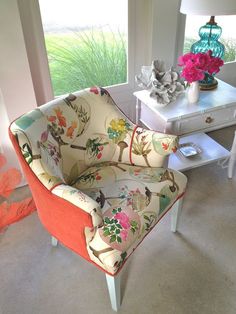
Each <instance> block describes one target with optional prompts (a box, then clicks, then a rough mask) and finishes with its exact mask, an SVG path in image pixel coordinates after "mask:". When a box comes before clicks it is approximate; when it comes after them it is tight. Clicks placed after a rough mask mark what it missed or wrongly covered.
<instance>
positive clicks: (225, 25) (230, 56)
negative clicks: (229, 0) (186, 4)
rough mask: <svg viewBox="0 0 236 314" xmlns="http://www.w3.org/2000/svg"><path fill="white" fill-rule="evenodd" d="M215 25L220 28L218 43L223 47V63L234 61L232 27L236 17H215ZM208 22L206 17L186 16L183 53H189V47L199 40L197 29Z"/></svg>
mask: <svg viewBox="0 0 236 314" xmlns="http://www.w3.org/2000/svg"><path fill="white" fill-rule="evenodd" d="M215 20H216V23H217V24H218V25H219V26H221V28H222V35H221V37H220V42H221V43H223V44H224V46H225V56H224V61H225V62H232V61H235V60H236V29H235V28H234V27H233V25H235V23H236V15H230V16H216V17H215ZM208 21H209V17H207V16H192V15H191V16H190V15H188V16H186V26H185V39H184V53H186V52H188V51H190V48H191V45H192V44H193V43H194V42H196V41H197V40H199V36H198V31H199V28H200V27H201V26H203V25H205V24H206V23H207V22H208Z"/></svg>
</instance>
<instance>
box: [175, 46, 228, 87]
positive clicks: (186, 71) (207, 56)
mask: <svg viewBox="0 0 236 314" xmlns="http://www.w3.org/2000/svg"><path fill="white" fill-rule="evenodd" d="M178 61H179V66H182V67H183V70H182V73H181V76H182V77H184V78H185V80H186V81H187V82H189V83H192V82H194V81H200V80H203V79H204V76H205V73H208V74H210V75H212V74H216V73H218V72H219V71H220V67H221V66H222V65H223V64H224V62H223V60H221V59H220V58H218V57H214V56H212V51H211V50H209V51H207V52H206V53H201V52H199V53H196V54H194V53H192V52H189V53H186V54H184V55H183V56H180V57H179V60H178Z"/></svg>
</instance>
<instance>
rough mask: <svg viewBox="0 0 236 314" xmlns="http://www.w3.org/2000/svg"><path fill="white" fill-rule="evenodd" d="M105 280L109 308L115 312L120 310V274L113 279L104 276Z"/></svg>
mask: <svg viewBox="0 0 236 314" xmlns="http://www.w3.org/2000/svg"><path fill="white" fill-rule="evenodd" d="M106 280H107V288H108V291H109V296H110V300H111V307H112V309H113V310H114V311H116V312H117V311H118V310H119V308H120V274H118V275H117V276H115V277H113V276H110V275H108V274H106Z"/></svg>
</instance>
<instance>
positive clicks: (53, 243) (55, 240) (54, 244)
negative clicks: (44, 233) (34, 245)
mask: <svg viewBox="0 0 236 314" xmlns="http://www.w3.org/2000/svg"><path fill="white" fill-rule="evenodd" d="M51 243H52V246H57V244H58V240H57V239H56V238H55V237H53V236H52V237H51Z"/></svg>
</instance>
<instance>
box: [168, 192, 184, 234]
mask: <svg viewBox="0 0 236 314" xmlns="http://www.w3.org/2000/svg"><path fill="white" fill-rule="evenodd" d="M182 205H183V197H181V198H180V199H178V201H177V202H175V204H174V205H173V207H172V208H171V231H172V232H176V230H177V227H178V222H179V216H180V213H181V209H182Z"/></svg>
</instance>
